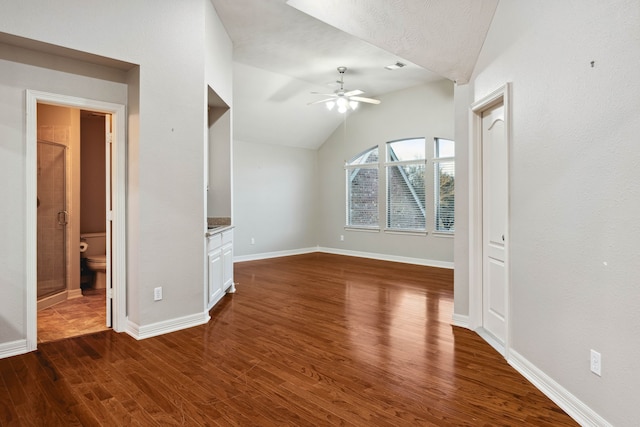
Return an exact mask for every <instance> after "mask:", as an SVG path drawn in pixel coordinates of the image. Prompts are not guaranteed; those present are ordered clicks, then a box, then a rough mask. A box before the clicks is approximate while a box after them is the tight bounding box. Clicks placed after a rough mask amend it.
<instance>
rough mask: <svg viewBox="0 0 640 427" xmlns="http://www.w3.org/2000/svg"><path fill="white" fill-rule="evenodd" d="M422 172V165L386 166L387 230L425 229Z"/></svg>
mask: <svg viewBox="0 0 640 427" xmlns="http://www.w3.org/2000/svg"><path fill="white" fill-rule="evenodd" d="M424 171H425V165H424V164H412V165H398V166H387V228H390V229H399V230H424V229H425V228H426V224H425V209H424V204H425V187H424Z"/></svg>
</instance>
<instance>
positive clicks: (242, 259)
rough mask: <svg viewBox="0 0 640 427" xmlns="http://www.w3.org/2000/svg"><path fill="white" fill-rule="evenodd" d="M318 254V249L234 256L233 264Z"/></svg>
mask: <svg viewBox="0 0 640 427" xmlns="http://www.w3.org/2000/svg"><path fill="white" fill-rule="evenodd" d="M313 252H318V247H317V246H316V247H312V248H302V249H294V250H290V251H276V252H263V253H260V254H251V255H241V256H234V257H233V262H245V261H257V260H261V259H269V258H280V257H283V256H292V255H302V254H309V253H313Z"/></svg>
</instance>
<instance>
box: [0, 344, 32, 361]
mask: <svg viewBox="0 0 640 427" xmlns="http://www.w3.org/2000/svg"><path fill="white" fill-rule="evenodd" d="M29 351H32V350H30V349H29V347H28V341H27V340H16V341H9V342H4V343H2V344H0V359H4V358H7V357H11V356H17V355H19V354H24V353H27V352H29Z"/></svg>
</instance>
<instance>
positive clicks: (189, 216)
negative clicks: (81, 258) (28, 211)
mask: <svg viewBox="0 0 640 427" xmlns="http://www.w3.org/2000/svg"><path fill="white" fill-rule="evenodd" d="M89 7H90V9H89V10H90V13H87V11H88V8H89ZM205 17H206V19H205ZM205 20H206V24H205ZM0 32H4V33H8V34H10V35H14V36H19V37H25V38H29V39H33V40H36V41H41V42H46V43H49V44H53V45H58V46H62V47H65V48H70V49H75V50H77V51H82V52H88V53H91V54H95V55H100V56H103V57H107V58H115V59H118V60H121V61H127V62H129V63H132V64H138V65H139V69H134V70H132V71H131V72H130V73H129V74H128V75H127V76H126V78H124V79H123V81H126V82H127V83H128V84H129V86H130V89H132V90H133V92H134V93H137V94H138V95H139V96H138V97H137V98H135V97H134V99H129V100H128V99H127V92H126V88H127V87H126V86H124V85H119V86H117V85H116V87H115V88H114V87H113V86H114V84H113V83H110V82H105V81H104V80H101V79H93V80H92V79H90V78H87V77H83V76H82V75H81V74H82V73H80V72H79V73H78V74H68V73H61V72H54V71H51V70H47V69H46V68H45V69H42V68H37V69H35V68H34V69H32V68H29V69H24V65H23V64H20V63H15V62H12V61H9V62H8V63H7V62H3V63H2V64H1V66H4V67H6V68H5V70H3V72H2V73H0V90H2V91H3V92H5V93H6V95H7V96H4V95H5V93H3V96H2V100H3V102H2V106H1V107H0V108H2V110H3V111H2V113H3V114H1V115H0V133H1V138H0V141H1V142H0V144H2V145H1V147H2V148H1V149H2V151H6V153H7V155H6V156H5V155H4V154H3V156H1V158H2V160H0V162H2V164H1V165H0V166H1V169H2V173H3V179H4V181H5V182H14V183H15V185H14V186H11V187H10V188H6V186H3V187H2V190H0V191H2V194H0V196H3V200H5V201H6V203H5V204H3V208H2V210H3V212H2V213H3V218H4V219H6V222H4V223H5V224H7V227H8V224H11V225H12V227H11V228H10V229H7V233H4V234H3V236H6V237H3V239H2V242H1V243H0V259H3V262H8V264H7V265H9V266H10V267H9V268H8V269H7V270H4V269H3V271H7V273H6V275H7V276H6V278H3V285H4V283H10V284H11V285H10V286H7V287H5V286H2V291H0V292H2V294H1V295H0V296H2V298H0V299H1V301H2V302H0V304H2V306H0V308H2V309H1V310H0V312H2V313H3V314H2V317H4V318H5V319H6V320H3V322H5V321H6V322H7V323H8V325H10V326H11V328H12V329H15V331H14V332H12V333H10V334H9V335H10V337H9V338H15V337H20V336H24V325H23V317H24V316H23V308H24V301H23V294H24V286H25V268H26V267H25V262H24V259H23V254H24V243H23V242H24V236H25V233H26V231H25V227H26V225H25V222H24V206H25V203H26V201H25V200H24V197H22V194H23V193H24V186H25V177H24V170H25V169H24V168H25V154H24V145H23V144H24V138H25V136H24V125H23V123H24V89H25V88H29V89H38V90H43V91H48V92H55V93H60V94H66V95H74V96H86V97H88V98H93V99H99V100H102V101H109V102H117V103H122V104H126V103H127V101H129V103H130V104H131V105H130V106H129V107H130V117H129V140H128V163H129V170H128V188H127V192H128V199H127V201H128V206H127V226H128V236H127V245H128V270H127V276H128V277H127V287H128V313H127V314H128V317H129V319H130V320H131V321H132V322H133V323H134V324H137V325H138V326H146V325H152V324H154V323H156V322H166V321H170V320H171V319H177V318H180V317H183V316H191V315H198V314H199V315H202V316H205V315H206V313H203V305H204V304H203V301H204V295H203V292H204V285H203V284H204V280H205V276H204V272H205V261H204V258H203V254H202V251H203V239H204V233H203V232H204V227H205V219H204V218H205V211H206V206H205V203H206V195H205V190H204V182H205V178H204V170H205V167H204V161H203V158H204V157H205V156H204V153H205V144H206V139H205V134H206V96H207V90H206V88H207V84H208V85H209V86H211V87H212V88H214V89H215V90H216V92H217V93H218V94H220V95H221V97H223V98H225V101H226V102H227V104H229V105H230V103H231V100H230V99H229V98H230V97H231V49H232V48H231V41H230V40H229V39H228V37H227V36H226V33H225V32H224V30H223V28H222V25H221V24H220V22H219V21H218V20H217V17H216V16H215V11H214V10H213V6H212V5H211V3H210V2H209V1H208V0H189V1H181V2H175V1H171V0H160V1H155V2H154V3H153V7H149V4H148V2H147V1H144V0H134V1H130V0H115V1H112V2H108V3H105V2H97V1H96V2H91V4H90V5H88V4H87V3H86V2H84V3H82V2H77V1H73V0H62V1H58V2H55V3H53V2H47V1H42V0H25V1H21V2H9V1H3V2H2V14H0ZM205 41H206V43H205ZM205 45H206V46H208V47H209V48H211V47H213V48H214V49H218V50H217V51H215V52H205ZM212 57H215V60H213V59H211V58H212ZM205 59H207V66H206V67H205ZM65 61H66V59H64V60H63V59H60V58H58V62H65ZM52 63H53V65H52V68H53V67H57V66H58V65H57V64H56V62H55V61H52ZM205 68H206V69H205ZM225 68H226V69H225ZM4 113H7V114H4ZM4 166H6V168H5V167H4ZM5 210H6V212H4V211H5ZM5 213H6V216H4V214H5ZM3 231H4V230H3ZM4 274H5V273H3V275H4ZM156 286H163V287H164V292H163V293H164V299H163V301H160V302H154V301H153V298H152V296H153V288H154V287H156ZM4 305H6V310H5V309H4V308H5V307H4ZM203 318H204V317H203ZM2 329H3V334H4V328H2ZM9 338H4V337H3V338H0V339H3V340H4V339H9Z"/></svg>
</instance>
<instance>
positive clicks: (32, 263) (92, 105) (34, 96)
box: [25, 89, 126, 352]
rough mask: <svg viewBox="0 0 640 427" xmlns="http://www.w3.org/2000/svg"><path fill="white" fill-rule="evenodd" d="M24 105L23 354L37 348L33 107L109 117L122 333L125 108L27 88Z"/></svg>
mask: <svg viewBox="0 0 640 427" xmlns="http://www.w3.org/2000/svg"><path fill="white" fill-rule="evenodd" d="M25 98H26V99H25V102H26V144H25V145H26V150H25V151H26V166H25V170H26V175H27V176H26V201H27V202H26V221H27V227H26V233H25V234H26V242H25V245H26V269H27V271H26V275H25V277H26V302H25V305H26V310H25V315H26V319H25V325H26V342H27V345H26V351H27V352H28V351H33V350H35V349H36V348H37V316H38V313H37V297H36V295H37V280H38V279H37V257H38V254H37V235H36V224H37V213H36V204H35V203H30V201H32V200H35V199H36V195H37V156H36V149H37V147H36V140H37V138H36V137H37V135H36V127H37V104H38V103H39V102H40V103H45V104H53V105H65V106H68V107H73V108H82V109H86V110H92V111H98V112H102V113H107V114H111V115H112V120H113V121H112V123H113V129H114V132H113V134H114V135H113V136H114V137H113V158H114V161H115V164H114V168H115V173H114V174H113V176H112V180H115V183H114V186H113V205H112V209H113V211H114V213H115V215H114V216H113V225H112V227H113V235H112V239H113V240H112V247H113V248H114V254H115V257H114V258H113V260H112V270H113V276H112V283H113V330H114V331H116V332H122V331H123V330H124V328H125V323H126V204H125V201H126V138H125V123H126V117H125V106H124V105H122V104H113V103H110V102H102V101H96V100H92V99H86V98H77V97H72V96H66V95H59V94H54V93H47V92H40V91H35V90H29V89H27V90H26V91H25Z"/></svg>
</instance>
